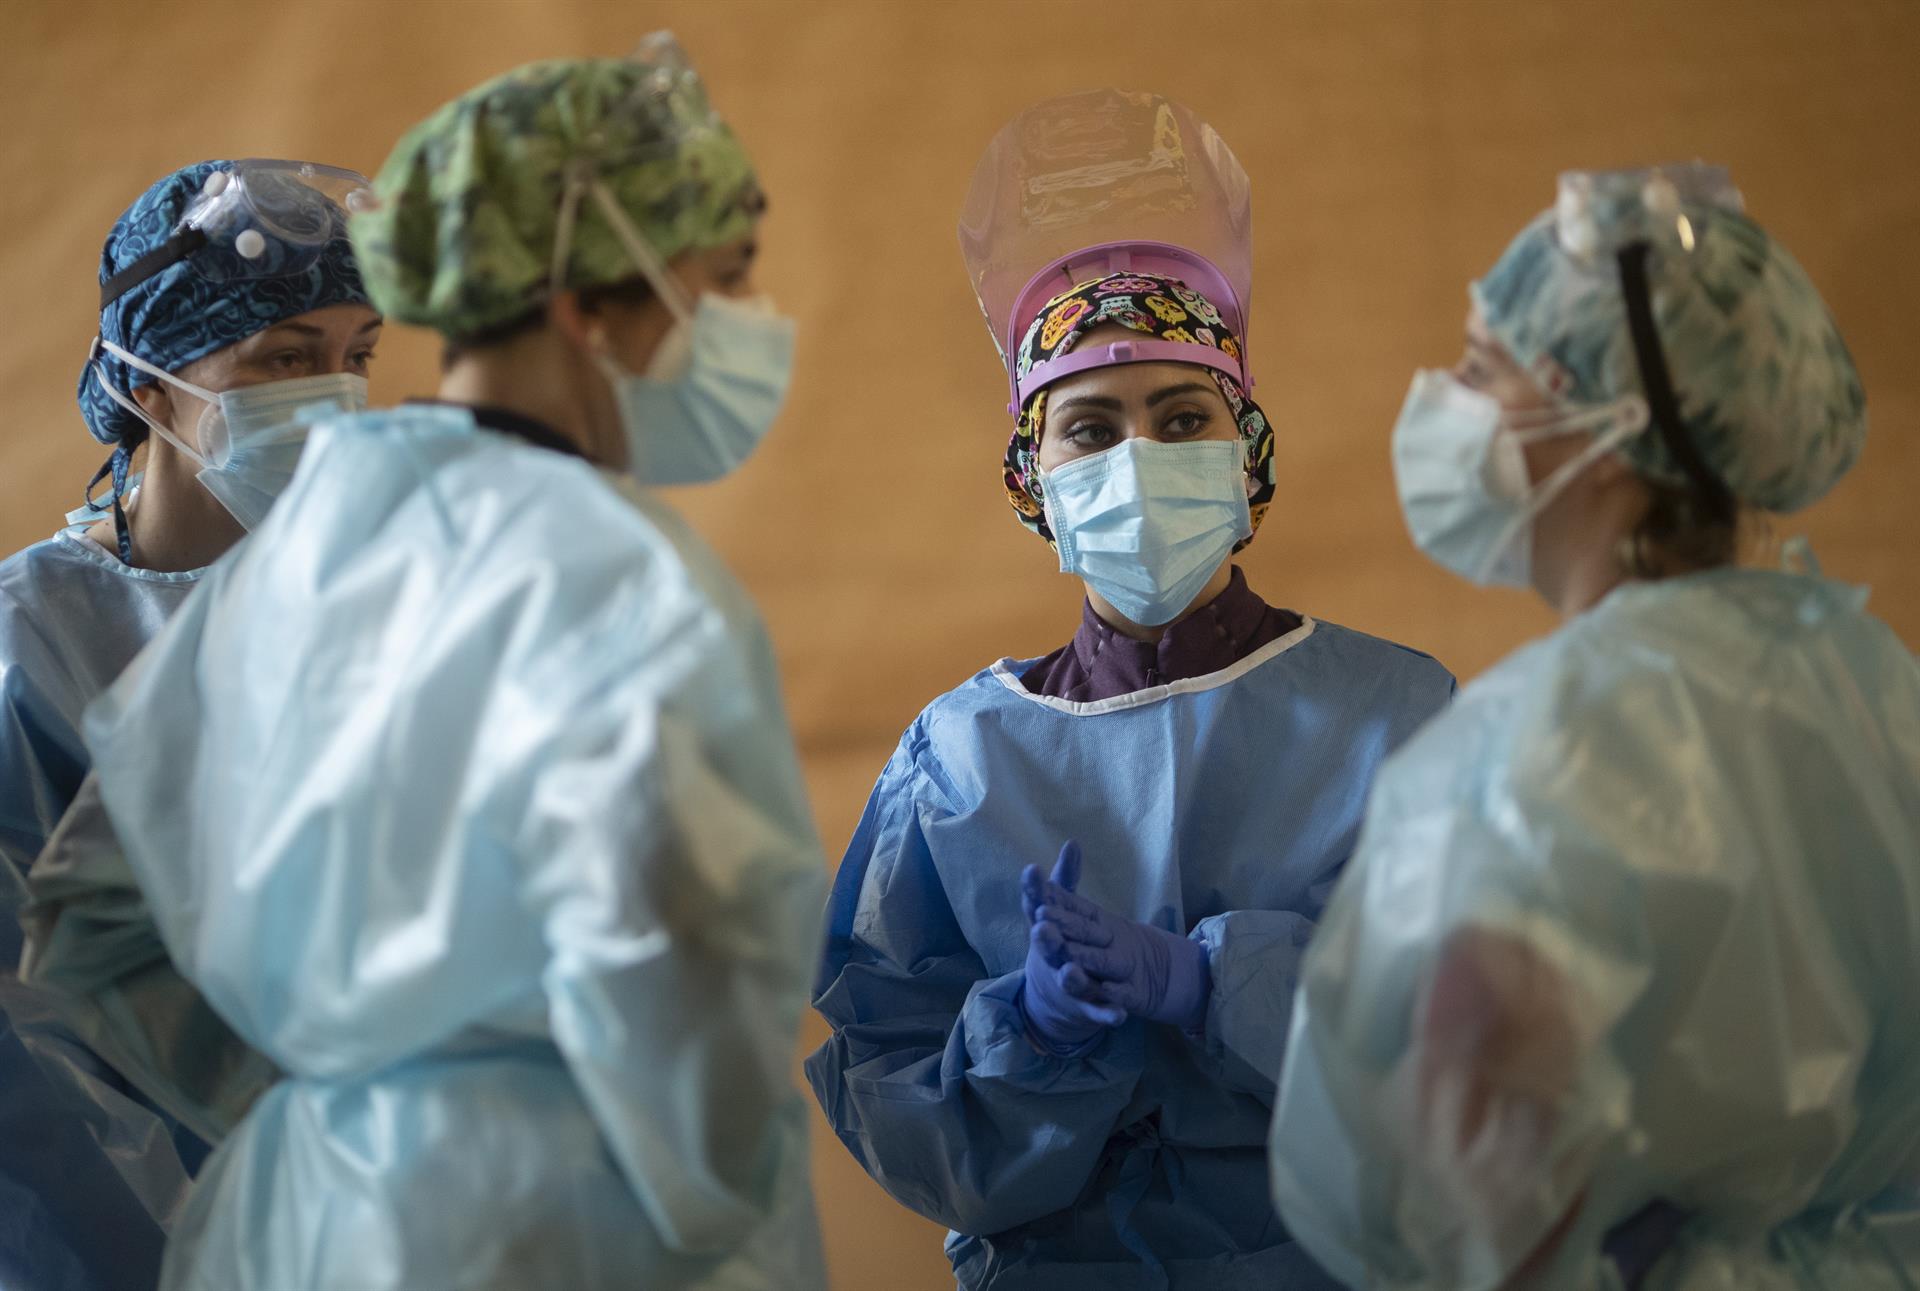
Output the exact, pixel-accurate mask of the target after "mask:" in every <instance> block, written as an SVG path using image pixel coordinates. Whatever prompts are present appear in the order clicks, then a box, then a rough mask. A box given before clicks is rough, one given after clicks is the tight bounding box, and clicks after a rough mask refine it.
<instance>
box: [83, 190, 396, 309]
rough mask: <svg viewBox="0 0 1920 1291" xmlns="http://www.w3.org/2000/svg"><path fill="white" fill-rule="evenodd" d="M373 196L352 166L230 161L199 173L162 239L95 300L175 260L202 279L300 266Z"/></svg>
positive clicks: (282, 272)
mask: <svg viewBox="0 0 1920 1291" xmlns="http://www.w3.org/2000/svg"><path fill="white" fill-rule="evenodd" d="M374 202H375V198H374V194H373V189H372V187H371V186H370V185H369V184H368V182H367V177H366V176H365V175H362V174H360V173H359V172H358V171H352V170H345V169H343V168H341V167H339V166H322V165H320V164H318V163H316V162H310V161H281V160H271V159H265V158H258V157H256V158H250V159H248V160H245V161H236V162H234V163H233V165H232V167H231V169H228V170H217V171H214V172H213V173H212V174H210V175H208V176H207V178H206V181H205V183H204V184H203V185H202V187H201V189H200V192H199V193H198V194H196V195H195V197H194V199H193V200H192V201H191V202H189V203H188V204H187V209H186V211H185V212H184V213H183V214H182V215H181V217H180V222H179V223H178V224H176V225H175V226H174V230H173V233H172V234H171V235H170V236H169V237H168V238H167V240H166V241H165V242H162V243H161V244H160V245H159V246H157V247H155V248H154V249H153V250H152V251H149V252H148V253H147V254H146V255H143V256H141V257H140V258H139V259H138V260H135V261H134V262H133V263H132V264H130V265H128V266H127V267H126V268H124V269H122V270H121V271H120V272H119V273H116V274H114V275H113V276H112V277H111V278H109V279H107V281H105V282H104V283H102V284H100V307H101V308H102V309H105V308H106V307H107V306H108V305H110V304H112V303H113V302H114V301H115V300H117V299H119V297H120V296H121V295H123V294H124V293H125V292H127V291H128V290H129V289H130V288H132V287H134V286H135V285H136V284H138V283H142V282H145V281H146V280H147V279H148V278H151V277H153V276H154V275H155V274H157V273H159V272H160V271H161V270H163V269H166V268H168V267H170V266H172V265H175V264H180V263H185V264H186V265H187V266H188V267H189V268H190V269H192V270H193V272H195V273H197V274H199V275H200V276H201V277H203V278H205V279H207V280H208V281H210V282H234V281H238V280H241V279H247V278H283V277H290V276H292V275H294V274H300V273H305V272H306V271H307V270H308V269H310V268H312V267H313V264H314V262H315V261H316V260H318V259H319V258H320V256H321V254H322V253H323V252H324V251H325V250H326V248H327V246H328V244H329V243H332V242H334V241H336V240H338V239H341V238H345V237H346V236H347V216H348V214H349V213H352V212H359V211H366V210H371V209H373V206H374Z"/></svg>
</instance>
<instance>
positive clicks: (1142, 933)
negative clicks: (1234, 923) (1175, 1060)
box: [1021, 842, 1213, 1031]
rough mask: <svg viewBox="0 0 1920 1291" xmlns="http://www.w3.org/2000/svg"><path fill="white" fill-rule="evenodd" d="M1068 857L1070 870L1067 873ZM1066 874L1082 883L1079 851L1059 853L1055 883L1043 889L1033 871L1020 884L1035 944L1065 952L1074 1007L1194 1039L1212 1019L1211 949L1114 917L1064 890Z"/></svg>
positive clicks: (1074, 848) (1067, 849) (1070, 847)
mask: <svg viewBox="0 0 1920 1291" xmlns="http://www.w3.org/2000/svg"><path fill="white" fill-rule="evenodd" d="M1069 857H1071V860H1072V864H1071V865H1070V866H1069V865H1068V860H1069ZM1063 871H1065V872H1066V873H1067V874H1068V875H1069V876H1071V877H1072V878H1074V879H1075V880H1078V878H1079V874H1080V845H1079V844H1078V843H1074V842H1069V843H1068V844H1067V845H1066V846H1065V847H1063V848H1061V849H1060V863H1059V864H1058V865H1056V866H1054V878H1053V880H1052V881H1050V882H1045V883H1042V882H1040V873H1039V871H1038V870H1037V869H1035V868H1034V867H1033V866H1031V865H1030V866H1028V867H1027V872H1026V874H1023V875H1022V876H1021V879H1022V881H1023V883H1026V884H1027V887H1026V890H1025V892H1024V893H1023V897H1024V901H1023V904H1024V905H1025V906H1026V908H1027V917H1028V918H1029V919H1031V920H1032V921H1033V936H1032V944H1036V945H1037V944H1042V939H1043V938H1044V944H1046V945H1048V946H1051V945H1052V944H1053V942H1054V939H1055V938H1057V939H1058V940H1059V942H1060V943H1061V944H1062V945H1063V946H1064V948H1065V952H1066V958H1065V963H1066V964H1067V966H1068V968H1069V969H1074V968H1077V969H1079V970H1080V973H1079V975H1077V976H1076V975H1074V974H1072V973H1071V972H1069V973H1068V974H1067V975H1066V977H1065V978H1064V979H1063V981H1062V984H1063V986H1064V987H1065V988H1066V990H1067V991H1068V993H1069V994H1071V995H1072V996H1073V997H1074V998H1075V999H1077V1000H1080V1001H1081V1002H1083V1003H1087V1004H1089V1005H1090V1006H1091V1005H1093V1004H1098V1005H1101V1006H1105V1007H1106V1008H1120V1009H1125V1010H1126V1011H1127V1012H1128V1013H1130V1014H1132V1015H1133V1016H1134V1017H1137V1018H1145V1019H1146V1020H1147V1021H1149V1022H1165V1023H1169V1024H1171V1025H1173V1026H1177V1027H1182V1028H1185V1029H1186V1030H1189V1031H1194V1030H1198V1029H1199V1028H1200V1026H1201V1025H1202V1024H1203V1023H1205V1021H1206V1018H1207V997H1208V996H1209V995H1211V994H1212V993H1213V974H1212V972H1211V971H1210V970H1209V969H1208V967H1207V949H1206V947H1205V946H1202V945H1201V944H1200V943H1199V942H1196V941H1191V940H1189V939H1188V938H1186V937H1182V936H1181V935H1180V934H1178V933H1174V932H1168V931H1166V930H1165V929H1163V928H1156V927H1154V926H1153V925H1152V924H1148V923H1141V922H1140V921H1138V920H1137V919H1129V918H1126V917H1125V916H1124V915H1117V914H1114V913H1113V912H1112V911H1111V910H1107V909H1105V908H1104V907H1102V906H1101V905H1099V904H1098V903H1097V902H1094V901H1090V900H1088V899H1087V898H1086V897H1083V896H1081V895H1080V894H1079V893H1077V892H1075V891H1074V890H1073V889H1074V886H1075V884H1072V883H1062V882H1060V881H1059V880H1060V875H1061V874H1062V872H1063Z"/></svg>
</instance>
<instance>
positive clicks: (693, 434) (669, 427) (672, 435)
mask: <svg viewBox="0 0 1920 1291" xmlns="http://www.w3.org/2000/svg"><path fill="white" fill-rule="evenodd" d="M599 359H600V368H601V371H602V372H604V373H605V374H606V377H607V380H608V382H609V383H610V384H611V385H612V386H613V390H614V395H615V398H616V399H617V400H618V402H619V405H620V420H621V426H622V429H623V430H624V431H625V433H626V438H627V447H628V452H629V454H630V455H631V460H632V467H631V469H632V472H633V474H634V476H635V477H636V478H638V479H640V480H641V481H643V482H645V483H647V484H656V485H659V484H705V483H708V482H710V481H713V480H717V479H720V478H721V477H722V476H725V475H729V474H731V473H732V472H733V471H735V470H736V469H738V468H739V466H740V464H741V463H742V462H744V461H746V460H747V457H748V456H749V455H750V454H751V453H752V452H753V450H754V449H755V448H757V447H759V445H760V441H761V440H762V439H764V438H766V435H767V431H768V430H769V429H771V428H772V426H773V422H774V418H775V417H777V416H778V415H779V413H780V406H781V404H782V403H784V402H785V401H786V395H787V383H788V379H789V377H790V375H791V373H792V370H793V321H792V320H791V319H788V318H783V317H781V316H780V315H779V314H777V313H775V312H774V310H773V307H772V305H771V303H769V302H768V301H766V300H765V299H754V300H733V299H729V298H728V297H725V296H716V295H713V294H712V293H710V292H709V293H703V294H702V295H701V296H700V298H699V301H698V302H697V303H696V304H695V306H694V310H693V317H692V318H691V319H690V320H689V319H686V318H680V319H678V320H677V321H676V322H675V323H674V325H673V330H672V331H670V332H669V333H668V334H667V336H666V337H665V339H663V340H662V341H661V342H660V345H659V348H658V349H656V350H655V352H654V357H653V359H652V361H651V362H650V363H649V364H648V365H647V371H646V372H645V373H642V374H634V373H629V372H625V371H623V370H621V368H620V367H619V365H618V364H616V363H615V362H614V361H613V360H612V359H610V358H607V357H606V356H604V355H602V356H599Z"/></svg>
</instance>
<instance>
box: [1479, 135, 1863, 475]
mask: <svg viewBox="0 0 1920 1291" xmlns="http://www.w3.org/2000/svg"><path fill="white" fill-rule="evenodd" d="M1741 205H1742V204H1741V199H1740V194H1739V192H1738V190H1736V189H1735V188H1734V187H1733V185H1732V183H1731V181H1730V180H1729V179H1728V178H1727V174H1726V172H1725V171H1724V170H1723V169H1721V168H1719V167H1715V166H1705V165H1700V164H1698V163H1691V164H1687V165H1680V166H1671V167H1662V168H1659V169H1655V170H1637V171H1613V172H1600V173H1591V172H1571V173H1569V174H1566V175H1563V176H1561V179H1560V194H1559V201H1558V203H1557V205H1556V207H1555V209H1553V210H1551V211H1548V212H1546V213H1545V214H1543V215H1541V216H1540V217H1539V218H1538V219H1536V220H1535V221H1534V222H1533V223H1532V224H1530V225H1528V226H1527V228H1526V229H1525V230H1523V231H1522V232H1521V234H1520V235H1519V237H1517V238H1515V239H1514V241H1513V244H1512V245H1511V246H1509V247H1508V248H1507V250H1506V253H1505V254H1504V255H1502V256H1501V257H1500V260H1499V262H1498V263H1497V264H1495V265H1494V267H1493V268H1492V269H1491V270H1490V271H1488V273H1487V275H1486V276H1485V277H1484V278H1482V279H1480V281H1478V282H1477V283H1475V284H1474V285H1473V299H1474V302H1475V303H1476V304H1477V305H1478V306H1479V308H1480V313H1481V317H1482V319H1483V320H1484V321H1485V323H1486V325H1487V329H1488V331H1490V332H1491V333H1492V334H1493V335H1494V336H1495V337H1496V338H1497V339H1498V340H1499V341H1500V343H1501V344H1502V345H1504V346H1505V347H1506V348H1507V350H1508V351H1509V352H1510V353H1511V354H1512V355H1513V357H1514V358H1515V360H1517V361H1518V362H1519V363H1520V365H1521V366H1522V367H1524V368H1526V369H1527V370H1528V371H1529V372H1531V373H1532V374H1533V376H1534V378H1535V380H1536V381H1538V382H1539V384H1540V385H1541V386H1542V388H1543V389H1545V390H1546V391H1548V392H1549V393H1551V394H1553V395H1555V396H1557V397H1559V398H1562V399H1565V400H1568V401H1570V402H1575V403H1605V402H1609V401H1611V400H1614V399H1617V398H1619V397H1620V396H1622V395H1624V394H1637V393H1644V390H1643V389H1642V385H1641V380H1640V371H1639V365H1638V362H1637V360H1636V357H1635V353H1634V347H1633V340H1632V336H1631V335H1630V330H1629V327H1628V323H1627V311H1626V298H1625V294H1624V292H1623V290H1622V287H1621V279H1620V269H1619V266H1618V264H1617V263H1616V258H1615V257H1616V254H1617V253H1618V251H1619V250H1620V249H1621V248H1622V247H1624V246H1627V245H1629V244H1632V243H1645V244H1646V245H1647V247H1648V251H1647V261H1646V263H1647V278H1648V285H1649V289H1650V295H1651V303H1652V313H1653V319H1654V324H1655V331H1656V332H1657V334H1658V336H1659V340H1660V345H1661V348H1662V350H1663V351H1664V352H1665V356H1666V363H1667V367H1668V370H1669V372H1670V375H1671V383H1672V386H1673V391H1674V395H1675V397H1676V400H1677V402H1678V405H1679V411H1680V420H1681V421H1682V423H1683V425H1682V427H1681V429H1683V430H1684V431H1685V433H1686V435H1687V437H1688V438H1689V439H1691V440H1692V442H1693V445H1694V448H1695V449H1696V450H1697V451H1698V452H1699V454H1700V456H1701V457H1702V458H1704V460H1705V462H1706V464H1707V465H1708V466H1709V467H1710V468H1711V469H1712V470H1713V472H1714V473H1715V474H1717V475H1718V476H1719V477H1720V479H1721V481H1723V482H1724V483H1725V484H1726V486H1727V487H1728V488H1729V489H1731V490H1732V492H1733V494H1734V496H1736V497H1737V498H1739V499H1740V500H1741V501H1743V502H1745V503H1747V504H1749V505H1751V506H1755V507H1760V508H1762V509H1765V510H1768V511H1782V512H1784V511H1795V510H1798V509H1799V508H1801V507H1804V506H1807V505H1809V504H1810V503H1812V502H1814V501H1817V500H1818V499H1819V498H1820V497H1821V495H1823V494H1825V493H1826V492H1827V490H1828V489H1830V488H1832V487H1833V485H1834V484H1835V483H1837V482H1838V481H1839V479H1840V477H1841V476H1842V475H1844V474H1846V472H1847V470H1848V469H1849V468H1850V467H1852V465H1853V463H1854V462H1855V461H1856V460H1857V459H1858V457H1859V455H1860V450H1861V446H1862V444H1863V443H1864V441H1865V439H1866V433H1867V413H1866V395H1865V393H1864V391H1863V390H1862V389H1861V385H1860V377H1859V374H1858V373H1857V372H1856V371H1855V370H1854V365H1853V359H1852V357H1851V356H1850V355H1849V354H1848V353H1847V347H1846V343H1845V342H1844V341H1843V340H1842V339H1841V337H1840V330H1839V328H1838V327H1837V326H1836V325H1835V323H1834V321H1833V317H1832V315H1831V314H1829V313H1828V311H1827V307H1826V304H1825V302H1823V301H1822V300H1821V298H1820V293H1819V292H1818V291H1817V290H1815V288H1814V286H1813V283H1812V282H1811V281H1810V280H1809V279H1808V277H1807V275H1806V272H1805V271H1804V270H1803V269H1802V268H1801V267H1800V265H1799V264H1798V263H1797V262H1796V261H1795V260H1794V258H1793V257H1792V256H1791V255H1789V254H1788V253H1787V250H1786V248H1785V247H1783V246H1781V245H1780V244H1779V243H1778V242H1776V241H1774V240H1773V239H1772V238H1771V237H1769V236H1768V235H1767V232H1766V230H1764V229H1762V228H1761V227H1760V226H1759V225H1758V224H1755V223H1754V222H1753V221H1752V220H1751V219H1750V218H1748V217H1747V216H1746V215H1745V214H1744V212H1743V211H1742V210H1741ZM1620 452H1621V453H1622V455H1624V456H1625V457H1626V458H1627V459H1628V460H1629V461H1631V462H1632V463H1633V464H1634V466H1635V467H1636V469H1638V470H1639V471H1640V472H1641V473H1642V474H1644V475H1646V476H1648V477H1649V478H1652V479H1656V480H1659V481H1662V482H1665V483H1670V484H1680V483H1684V482H1685V481H1686V478H1687V477H1686V475H1685V473H1684V472H1683V470H1682V467H1681V464H1680V463H1678V462H1677V461H1675V460H1674V456H1673V454H1672V452H1671V451H1670V450H1669V448H1668V446H1667V443H1666V441H1665V440H1664V439H1663V437H1662V436H1660V435H1658V434H1651V433H1650V434H1643V435H1639V436H1636V437H1635V438H1634V439H1632V440H1629V441H1628V442H1627V443H1626V444H1624V445H1623V446H1622V447H1621V449H1620Z"/></svg>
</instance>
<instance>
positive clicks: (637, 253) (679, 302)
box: [587, 179, 693, 325]
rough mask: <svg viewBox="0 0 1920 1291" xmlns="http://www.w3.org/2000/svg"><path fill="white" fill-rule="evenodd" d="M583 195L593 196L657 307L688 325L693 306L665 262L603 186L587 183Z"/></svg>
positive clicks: (595, 181)
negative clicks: (586, 193) (656, 297)
mask: <svg viewBox="0 0 1920 1291" xmlns="http://www.w3.org/2000/svg"><path fill="white" fill-rule="evenodd" d="M587 191H588V193H590V194H591V195H592V196H593V202H594V205H595V206H598V207H599V208H600V214H601V215H602V216H604V217H605V218H606V221H607V224H608V225H609V226H610V227H611V228H612V229H613V234H614V236H615V237H617V238H619V239H620V245H621V246H623V247H625V248H626V252H627V255H628V257H629V258H630V259H631V260H632V261H633V264H634V267H635V268H636V269H638V270H639V271H640V276H641V277H642V278H645V279H646V280H647V285H648V286H650V287H652V288H653V290H654V292H655V294H657V295H658V296H659V297H660V300H661V303H662V304H664V305H666V307H667V310H668V312H669V313H671V314H672V315H673V316H674V318H675V319H677V320H679V321H680V322H682V323H686V324H689V325H691V323H692V322H693V302H692V300H691V299H690V298H689V297H688V296H687V289H686V288H685V287H683V286H681V285H680V281H679V279H677V278H676V277H674V273H673V270H672V269H670V268H668V266H667V262H666V261H665V260H662V259H661V258H660V253H659V252H658V251H655V250H654V249H653V248H652V247H651V246H649V245H648V244H647V240H646V239H645V238H643V237H641V236H640V231H639V230H638V229H636V228H634V227H633V222H632V221H631V220H629V219H628V218H627V213H626V212H625V211H623V210H621V209H620V204H619V203H618V202H616V201H614V200H613V194H611V193H609V192H608V191H607V189H606V185H604V184H602V183H601V182H600V181H599V180H597V179H589V180H588V181H587Z"/></svg>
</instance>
